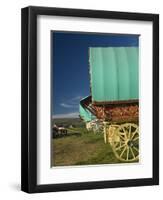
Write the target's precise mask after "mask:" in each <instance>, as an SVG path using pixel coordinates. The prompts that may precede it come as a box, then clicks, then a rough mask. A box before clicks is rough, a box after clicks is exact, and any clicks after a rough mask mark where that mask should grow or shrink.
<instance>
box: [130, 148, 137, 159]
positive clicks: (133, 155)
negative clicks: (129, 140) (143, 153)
mask: <svg viewBox="0 0 163 200" xmlns="http://www.w3.org/2000/svg"><path fill="white" fill-rule="evenodd" d="M129 148H130V151H131V154H132V157H133V158H136V157H135V154H134V152H133V150H132V148H131V147H129Z"/></svg>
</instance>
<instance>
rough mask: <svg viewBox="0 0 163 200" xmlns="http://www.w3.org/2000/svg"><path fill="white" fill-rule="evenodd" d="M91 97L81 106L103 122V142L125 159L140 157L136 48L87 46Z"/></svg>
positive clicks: (134, 159)
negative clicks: (88, 47)
mask: <svg viewBox="0 0 163 200" xmlns="http://www.w3.org/2000/svg"><path fill="white" fill-rule="evenodd" d="M89 66H90V69H89V73H90V86H91V96H89V97H86V98H85V99H82V100H81V101H80V106H81V107H83V108H84V109H86V110H88V111H89V112H90V113H92V115H93V116H95V117H96V118H97V119H98V120H102V122H103V133H104V141H105V143H107V142H108V143H110V145H111V147H112V149H113V152H114V154H115V156H116V157H117V158H118V159H119V160H121V161H124V162H125V161H126V162H132V161H137V160H138V159H139V124H138V117H139V89H138V88H139V84H138V48H137V47H102V48H99V47H91V48H90V49H89Z"/></svg>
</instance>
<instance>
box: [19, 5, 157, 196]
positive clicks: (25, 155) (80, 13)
mask: <svg viewBox="0 0 163 200" xmlns="http://www.w3.org/2000/svg"><path fill="white" fill-rule="evenodd" d="M38 15H49V16H50V15H51V16H53V15H54V16H71V17H85V18H86V17H87V18H97V19H98V18H102V19H123V20H137V21H151V22H152V23H153V177H152V178H140V179H130V180H129V179H128V180H113V181H95V182H77V183H63V184H47V185H38V184H37V16H38ZM21 19H22V20H21V37H22V38H21V69H22V70H21V77H22V80H21V98H22V100H21V102H22V103H21V190H22V191H24V192H28V193H37V192H54V191H68V190H83V189H100V188H115V187H130V186H147V185H158V184H159V15H158V14H144V13H128V12H113V11H99V10H82V9H66V8H50V7H35V6H30V7H26V8H22V11H21Z"/></svg>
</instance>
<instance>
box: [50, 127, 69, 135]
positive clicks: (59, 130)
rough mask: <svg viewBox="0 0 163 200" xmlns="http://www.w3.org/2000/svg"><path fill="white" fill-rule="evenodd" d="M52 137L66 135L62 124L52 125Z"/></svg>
mask: <svg viewBox="0 0 163 200" xmlns="http://www.w3.org/2000/svg"><path fill="white" fill-rule="evenodd" d="M52 130H53V138H54V137H57V136H63V135H67V133H68V131H67V129H66V128H65V127H63V126H57V125H56V124H54V125H53V128H52Z"/></svg>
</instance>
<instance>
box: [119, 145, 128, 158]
mask: <svg viewBox="0 0 163 200" xmlns="http://www.w3.org/2000/svg"><path fill="white" fill-rule="evenodd" d="M126 149H127V147H126V146H125V147H124V149H123V151H122V152H121V154H120V157H122V156H123V154H124V152H125V151H126Z"/></svg>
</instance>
